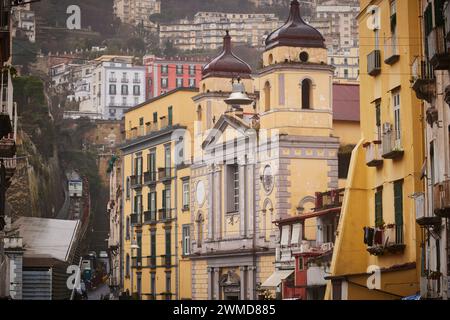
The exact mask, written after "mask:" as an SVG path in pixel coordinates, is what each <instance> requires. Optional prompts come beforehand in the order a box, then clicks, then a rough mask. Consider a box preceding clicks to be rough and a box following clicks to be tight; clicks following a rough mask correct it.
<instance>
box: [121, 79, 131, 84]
mask: <svg viewBox="0 0 450 320" xmlns="http://www.w3.org/2000/svg"><path fill="white" fill-rule="evenodd" d="M120 82H122V83H128V82H130V80H128V79H127V78H122V79H120Z"/></svg>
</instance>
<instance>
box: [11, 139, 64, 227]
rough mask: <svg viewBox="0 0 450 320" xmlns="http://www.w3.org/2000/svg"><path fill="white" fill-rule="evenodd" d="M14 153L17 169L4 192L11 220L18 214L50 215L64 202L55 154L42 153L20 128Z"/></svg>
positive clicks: (61, 180)
mask: <svg viewBox="0 0 450 320" xmlns="http://www.w3.org/2000/svg"><path fill="white" fill-rule="evenodd" d="M17 157H18V161H17V170H16V173H15V175H14V177H13V179H12V181H11V187H10V188H9V189H8V192H7V202H8V209H9V211H10V214H11V216H12V218H13V220H15V219H17V217H19V216H27V217H44V218H53V217H54V216H55V215H56V214H57V212H58V210H59V208H60V207H61V206H62V204H63V202H64V190H63V188H62V184H63V183H64V177H62V175H61V169H60V164H59V159H58V154H57V153H56V152H54V155H53V156H52V157H48V158H46V157H43V156H42V155H41V154H40V153H39V151H38V149H37V148H36V146H35V145H34V144H33V142H32V141H31V140H30V137H29V135H28V134H27V133H25V132H24V131H20V132H19V139H18V153H17Z"/></svg>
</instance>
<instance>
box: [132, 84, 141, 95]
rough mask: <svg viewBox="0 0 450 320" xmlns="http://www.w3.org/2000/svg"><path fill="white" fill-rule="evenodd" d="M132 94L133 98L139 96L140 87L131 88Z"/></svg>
mask: <svg viewBox="0 0 450 320" xmlns="http://www.w3.org/2000/svg"><path fill="white" fill-rule="evenodd" d="M133 94H134V95H135V96H139V95H141V87H140V86H133Z"/></svg>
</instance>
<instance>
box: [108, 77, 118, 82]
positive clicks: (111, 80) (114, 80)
mask: <svg viewBox="0 0 450 320" xmlns="http://www.w3.org/2000/svg"><path fill="white" fill-rule="evenodd" d="M109 82H112V83H116V82H117V78H109Z"/></svg>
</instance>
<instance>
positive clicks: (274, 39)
mask: <svg viewBox="0 0 450 320" xmlns="http://www.w3.org/2000/svg"><path fill="white" fill-rule="evenodd" d="M281 46H286V47H304V48H326V47H325V39H324V37H323V36H322V34H321V33H320V32H319V31H317V30H316V29H315V28H314V27H312V26H310V25H309V24H307V23H306V22H305V21H303V19H302V17H301V15H300V3H299V2H298V1H297V0H293V1H292V2H291V11H290V13H289V18H288V19H287V21H286V23H285V24H284V25H283V26H281V27H280V28H278V29H277V30H275V31H274V32H272V33H271V34H270V35H269V36H268V37H267V39H266V51H267V50H270V49H273V48H275V47H281Z"/></svg>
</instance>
